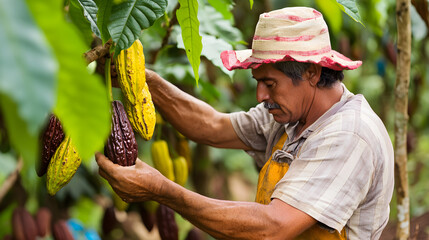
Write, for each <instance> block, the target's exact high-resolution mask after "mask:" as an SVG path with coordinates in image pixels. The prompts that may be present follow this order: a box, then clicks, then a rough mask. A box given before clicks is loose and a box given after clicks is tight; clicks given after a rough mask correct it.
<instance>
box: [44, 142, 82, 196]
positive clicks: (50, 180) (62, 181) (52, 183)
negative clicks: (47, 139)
mask: <svg viewBox="0 0 429 240" xmlns="http://www.w3.org/2000/svg"><path fill="white" fill-rule="evenodd" d="M80 164H81V158H80V156H79V153H78V152H77V151H76V149H75V147H74V145H73V143H72V140H71V139H70V137H68V136H66V138H65V139H64V140H63V142H62V143H61V145H60V146H59V148H58V149H57V151H56V152H55V155H54V156H53V157H52V159H51V162H50V163H49V166H48V173H47V177H46V187H47V190H48V193H49V194H50V195H55V193H57V192H58V190H60V189H61V188H62V187H64V186H65V185H66V184H67V183H68V182H70V180H71V179H72V177H73V176H74V174H75V173H76V171H77V169H78V167H79V166H80Z"/></svg>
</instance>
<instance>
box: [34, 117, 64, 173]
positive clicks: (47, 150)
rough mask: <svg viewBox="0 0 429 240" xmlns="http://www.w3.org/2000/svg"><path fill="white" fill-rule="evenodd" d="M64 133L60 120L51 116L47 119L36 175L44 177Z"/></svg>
mask: <svg viewBox="0 0 429 240" xmlns="http://www.w3.org/2000/svg"><path fill="white" fill-rule="evenodd" d="M64 136H65V135H64V131H63V127H62V126H61V122H60V120H59V119H58V118H57V117H56V116H55V115H53V114H51V116H50V117H49V123H48V125H47V127H46V128H45V129H44V131H43V133H42V136H41V137H42V139H41V145H42V147H41V157H40V160H39V164H38V166H37V175H38V176H39V177H41V176H43V175H45V173H46V171H47V170H48V166H49V162H50V161H51V159H52V156H54V154H55V151H56V150H57V149H58V147H59V146H60V144H61V142H62V141H63V140H64Z"/></svg>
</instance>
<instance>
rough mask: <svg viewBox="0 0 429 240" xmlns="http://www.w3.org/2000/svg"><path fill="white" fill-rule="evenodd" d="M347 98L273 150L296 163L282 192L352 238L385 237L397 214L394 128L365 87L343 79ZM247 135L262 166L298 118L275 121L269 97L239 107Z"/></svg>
mask: <svg viewBox="0 0 429 240" xmlns="http://www.w3.org/2000/svg"><path fill="white" fill-rule="evenodd" d="M343 88H344V93H343V95H342V97H341V100H340V101H339V102H337V103H336V104H334V105H333V106H332V107H331V108H330V109H329V110H328V111H327V112H325V114H323V115H322V116H321V117H320V118H319V119H318V120H317V121H316V122H314V123H313V124H312V125H311V126H309V127H308V128H307V129H306V130H304V131H303V132H302V133H301V135H300V136H299V137H298V138H295V140H292V139H293V138H292V137H289V138H288V139H287V140H286V142H285V144H284V146H283V149H282V150H278V151H277V152H275V153H274V154H273V159H276V160H277V161H287V162H289V164H290V168H289V171H288V172H287V173H286V174H285V175H284V177H283V178H282V179H281V180H280V181H279V182H278V184H277V185H276V188H275V190H274V193H273V195H272V196H271V197H272V198H278V199H280V200H282V201H284V202H286V203H288V204H289V205H291V206H293V207H295V208H297V209H299V210H301V211H303V212H305V213H307V214H309V215H310V216H312V217H313V218H314V219H316V220H317V221H318V222H320V223H323V224H325V225H327V226H328V227H330V228H333V229H336V230H338V231H341V230H342V229H343V228H344V227H345V228H346V233H347V237H348V239H378V238H379V237H380V235H381V233H382V230H383V229H384V227H385V226H386V224H387V222H388V219H389V211H390V209H389V203H390V200H391V197H392V193H393V187H394V170H393V169H394V163H393V147H392V143H391V140H390V138H389V135H388V133H387V131H386V128H385V126H384V124H383V123H382V121H381V120H380V119H379V117H378V116H377V115H376V114H375V113H374V112H373V110H372V109H371V107H370V106H369V104H368V102H367V101H366V100H365V98H364V97H363V96H362V95H354V94H352V93H350V92H349V91H348V90H347V89H346V87H345V86H344V85H343ZM231 121H232V124H233V126H234V129H235V131H236V132H237V134H238V136H239V137H240V139H241V140H242V141H243V142H244V143H245V144H246V145H247V146H249V147H251V148H252V149H254V150H252V151H248V153H249V154H250V155H251V156H252V157H254V159H255V161H256V163H257V165H258V166H259V167H262V166H263V165H264V163H265V162H266V161H267V160H268V158H269V157H270V155H271V149H272V147H273V146H274V145H275V144H276V143H277V141H278V139H279V138H280V137H281V136H282V135H283V134H284V133H285V132H286V133H287V134H288V136H293V134H294V130H295V127H296V124H295V125H291V124H286V125H284V124H280V123H277V122H275V121H274V119H273V117H272V115H271V114H269V113H268V111H267V110H266V109H265V108H264V106H263V104H259V105H257V106H256V107H254V108H252V109H250V110H249V111H248V112H238V113H233V114H231Z"/></svg>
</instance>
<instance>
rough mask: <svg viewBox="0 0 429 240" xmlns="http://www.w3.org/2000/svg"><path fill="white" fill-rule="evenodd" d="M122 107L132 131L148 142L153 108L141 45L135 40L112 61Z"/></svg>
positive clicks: (153, 127)
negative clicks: (122, 99)
mask: <svg viewBox="0 0 429 240" xmlns="http://www.w3.org/2000/svg"><path fill="white" fill-rule="evenodd" d="M114 61H115V66H116V72H117V74H118V84H119V86H120V88H121V91H122V94H123V95H124V96H125V100H124V107H125V110H126V113H127V116H128V119H129V120H130V122H131V125H132V127H133V129H134V130H135V131H136V132H138V133H139V135H140V136H141V137H142V138H143V139H145V140H150V139H151V138H152V135H153V131H154V129H155V124H156V113H155V106H154V104H153V101H152V96H151V94H150V92H149V87H148V85H147V83H146V72H145V58H144V53H143V45H142V43H141V42H140V40H138V39H137V40H136V41H135V42H134V43H133V44H132V45H131V47H129V48H128V49H125V50H122V51H121V52H120V53H119V54H118V56H117V57H116V58H115V59H114Z"/></svg>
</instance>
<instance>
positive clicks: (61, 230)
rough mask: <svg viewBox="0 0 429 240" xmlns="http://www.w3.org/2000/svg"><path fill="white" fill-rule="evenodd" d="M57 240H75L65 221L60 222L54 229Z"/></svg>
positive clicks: (55, 224)
mask: <svg viewBox="0 0 429 240" xmlns="http://www.w3.org/2000/svg"><path fill="white" fill-rule="evenodd" d="M52 232H53V235H54V239H55V240H73V235H72V233H71V231H70V229H69V227H68V226H67V223H66V221H65V220H58V221H57V222H55V223H54V225H53V227H52Z"/></svg>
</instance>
